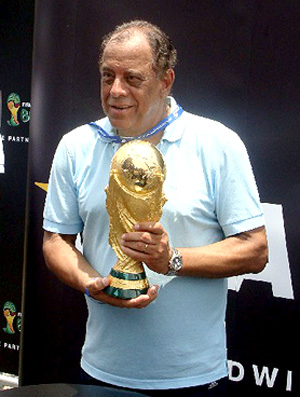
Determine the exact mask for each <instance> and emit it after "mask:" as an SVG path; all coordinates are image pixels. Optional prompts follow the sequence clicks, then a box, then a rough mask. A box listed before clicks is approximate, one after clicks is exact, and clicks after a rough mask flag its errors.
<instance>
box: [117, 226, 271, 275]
mask: <svg viewBox="0 0 300 397" xmlns="http://www.w3.org/2000/svg"><path fill="white" fill-rule="evenodd" d="M136 230H137V231H136V232H132V233H127V234H125V235H123V237H122V250H123V251H124V253H125V254H127V255H129V256H131V257H132V258H133V259H137V260H140V261H143V262H145V263H146V264H147V266H148V267H149V268H150V269H152V270H153V271H156V272H158V273H162V274H166V273H167V271H168V261H169V259H170V258H171V255H172V249H171V247H170V246H169V239H168V234H167V232H166V231H165V230H164V228H163V227H162V225H161V224H160V223H151V222H145V223H142V224H140V225H137V228H136ZM176 248H177V249H178V251H179V252H180V253H181V255H182V257H183V267H182V269H181V271H180V272H179V275H180V276H196V277H209V278H218V277H230V276H236V275H239V274H244V273H258V272H260V271H261V270H263V268H264V267H265V264H266V263H267V261H268V247H267V238H266V232H265V228H264V227H259V228H257V229H254V230H251V231H248V232H243V233H240V234H237V235H234V236H231V237H227V238H225V239H224V240H222V241H219V242H217V243H214V244H210V245H206V246H203V247H195V248H194V247H193V248H180V247H176Z"/></svg>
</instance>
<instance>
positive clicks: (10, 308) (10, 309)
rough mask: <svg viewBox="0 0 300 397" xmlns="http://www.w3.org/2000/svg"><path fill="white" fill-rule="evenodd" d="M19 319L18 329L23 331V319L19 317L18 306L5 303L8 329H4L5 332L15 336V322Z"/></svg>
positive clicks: (4, 314)
mask: <svg viewBox="0 0 300 397" xmlns="http://www.w3.org/2000/svg"><path fill="white" fill-rule="evenodd" d="M17 315H18V317H17V321H16V322H17V329H18V331H21V318H20V317H19V315H20V313H17V309H16V306H15V305H14V304H13V303H12V302H5V303H4V305H3V316H4V317H5V319H6V327H5V328H3V331H4V332H6V333H7V334H14V333H15V329H14V320H15V317H16V316H17Z"/></svg>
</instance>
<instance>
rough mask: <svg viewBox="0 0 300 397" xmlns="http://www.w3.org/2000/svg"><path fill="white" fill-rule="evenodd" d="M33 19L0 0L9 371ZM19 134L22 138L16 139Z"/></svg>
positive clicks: (0, 257) (1, 245) (7, 367)
mask: <svg viewBox="0 0 300 397" xmlns="http://www.w3.org/2000/svg"><path fill="white" fill-rule="evenodd" d="M33 21H34V0H31V1H28V0H27V1H20V0H10V1H5V0H3V1H2V0H1V2H0V91H1V94H2V95H1V96H2V101H1V100H0V134H1V136H2V137H3V139H4V140H3V146H4V152H5V174H0V272H1V273H0V310H1V316H0V372H7V373H11V374H17V373H18V360H19V350H18V348H19V345H20V331H19V328H18V326H17V321H18V319H20V318H21V300H22V273H23V253H24V226H25V205H26V178H27V151H28V142H25V141H24V138H28V136H29V123H28V122H23V121H22V120H21V109H22V103H23V102H25V103H26V104H27V103H29V102H30V89H31V87H30V85H31V69H32V37H33ZM13 92H14V93H17V94H18V95H19V96H20V98H21V108H20V109H19V111H18V119H19V122H20V124H19V125H18V126H17V127H11V126H9V125H8V123H7V121H8V120H9V119H10V112H9V110H8V109H7V104H6V101H7V98H8V96H9V95H10V94H11V93H13ZM1 102H2V106H1ZM26 106H27V105H26ZM25 109H26V110H27V111H30V108H28V107H25ZM20 138H21V139H23V142H17V141H16V139H20ZM13 139H15V141H14V140H13ZM7 301H9V302H12V303H13V304H14V305H15V307H16V310H17V315H16V317H15V319H14V323H13V327H14V330H15V333H14V334H7V333H5V332H4V330H3V328H6V319H5V317H4V316H3V315H2V310H3V306H4V304H5V303H6V302H7Z"/></svg>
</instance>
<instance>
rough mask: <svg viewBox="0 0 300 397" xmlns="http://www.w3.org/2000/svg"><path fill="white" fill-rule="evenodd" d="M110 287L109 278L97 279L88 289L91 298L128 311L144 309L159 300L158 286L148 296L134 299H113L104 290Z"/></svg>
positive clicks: (149, 290) (94, 279)
mask: <svg viewBox="0 0 300 397" xmlns="http://www.w3.org/2000/svg"><path fill="white" fill-rule="evenodd" d="M108 285H109V279H108V278H107V277H103V278H102V277H96V278H92V279H91V281H90V282H89V283H88V284H87V289H88V292H89V294H90V296H91V297H92V298H93V299H95V300H98V301H101V302H103V303H107V304H109V305H112V306H117V307H121V308H127V309H142V308H143V307H146V306H148V305H149V304H150V303H151V302H152V301H153V300H154V299H156V298H157V294H158V286H156V285H153V286H152V287H150V288H149V289H148V291H147V294H142V295H140V296H138V297H137V298H134V299H119V298H113V297H112V296H110V295H107V294H106V293H105V292H104V291H103V289H104V288H105V287H107V286H108Z"/></svg>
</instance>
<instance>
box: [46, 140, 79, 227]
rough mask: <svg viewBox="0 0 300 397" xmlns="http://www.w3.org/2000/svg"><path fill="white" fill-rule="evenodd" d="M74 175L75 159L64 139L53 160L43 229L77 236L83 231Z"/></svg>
mask: <svg viewBox="0 0 300 397" xmlns="http://www.w3.org/2000/svg"><path fill="white" fill-rule="evenodd" d="M74 174H75V169H74V159H72V156H71V154H70V151H69V150H68V148H67V146H66V142H65V139H64V138H62V140H61V141H60V143H59V145H58V147H57V150H56V153H55V156H54V159H53V163H52V167H51V172H50V178H49V185H48V192H47V196H46V202H45V207H44V223H43V228H44V229H45V230H47V231H50V232H54V233H61V234H77V233H80V232H81V231H82V230H83V222H82V219H81V217H80V215H79V208H78V194H77V190H76V185H75V180H74V179H75V178H74Z"/></svg>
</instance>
